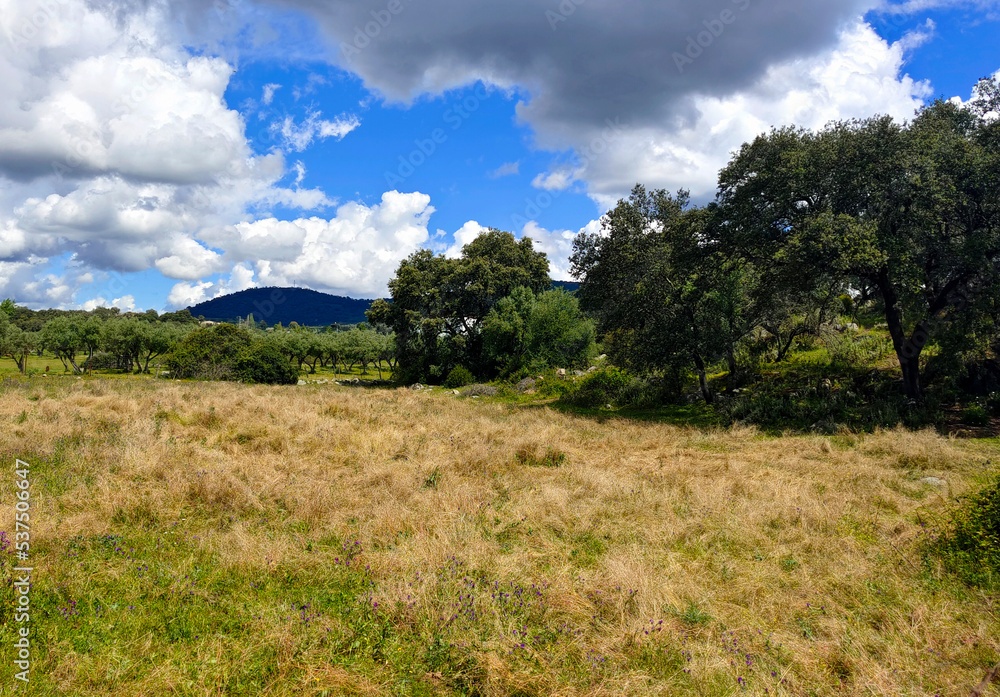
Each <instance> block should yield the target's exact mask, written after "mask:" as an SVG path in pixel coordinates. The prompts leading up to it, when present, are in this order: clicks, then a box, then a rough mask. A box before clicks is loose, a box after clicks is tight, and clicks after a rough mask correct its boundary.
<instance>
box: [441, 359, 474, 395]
mask: <svg viewBox="0 0 1000 697" xmlns="http://www.w3.org/2000/svg"><path fill="white" fill-rule="evenodd" d="M475 380H476V378H475V377H474V376H473V375H472V373H470V372H469V370H468V368H466V367H465V366H461V365H460V366H456V367H455V368H453V369H452V371H451V372H450V373H448V377H447V378H446V379H445V381H444V386H445V387H447V388H448V389H449V390H457V389H458V388H459V387H465V386H466V385H470V384H472V383H473V382H475Z"/></svg>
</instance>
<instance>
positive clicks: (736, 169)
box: [719, 83, 1000, 400]
mask: <svg viewBox="0 0 1000 697" xmlns="http://www.w3.org/2000/svg"><path fill="white" fill-rule="evenodd" d="M992 84H995V83H992ZM998 132H1000V131H998V126H997V124H996V122H995V120H993V119H991V118H989V117H987V115H986V114H985V113H984V112H983V111H982V109H981V108H980V107H979V106H977V105H976V104H973V105H965V106H960V105H956V104H954V103H951V102H944V101H937V102H935V103H933V104H931V105H929V106H928V107H926V108H924V109H923V110H922V111H921V112H920V113H919V114H918V115H917V117H916V118H915V119H913V120H912V121H911V122H909V123H906V124H898V123H895V122H894V121H893V120H892V119H891V118H890V117H881V116H879V117H872V118H869V119H864V120H857V121H850V122H839V123H833V124H830V125H829V126H827V127H826V128H824V129H823V130H821V131H819V132H816V133H812V132H809V131H805V130H802V129H794V128H785V129H776V130H773V131H771V133H769V134H766V135H762V136H760V137H758V138H757V139H755V140H754V141H753V142H752V143H747V144H745V145H744V146H743V148H742V149H741V150H740V152H739V154H738V155H737V156H736V157H735V158H734V159H733V160H732V161H731V162H730V164H729V165H728V166H727V167H726V168H725V169H724V170H723V171H722V173H721V175H720V182H719V184H720V186H719V191H720V204H721V206H720V208H721V213H722V215H723V217H724V218H725V220H726V223H727V224H726V226H725V228H724V230H725V235H726V237H728V238H729V239H730V241H731V242H732V243H733V244H734V245H735V246H737V247H738V248H740V249H743V250H748V253H753V254H755V255H757V256H758V257H762V258H769V259H771V260H773V262H774V263H775V264H776V265H778V266H781V267H785V268H787V269H790V270H792V271H793V272H794V273H796V274H798V275H799V276H801V277H805V278H821V279H822V278H829V279H830V280H831V281H837V280H839V281H846V282H848V283H850V285H851V286H852V287H853V288H855V289H858V290H860V291H861V292H862V294H863V295H865V296H867V297H875V298H877V299H878V300H879V301H880V309H881V312H882V313H883V318H884V320H885V322H886V324H887V327H888V331H889V334H890V336H891V337H892V340H893V347H894V349H895V352H896V355H897V358H898V359H899V363H900V367H901V369H902V375H903V387H904V390H905V392H906V394H907V396H909V397H911V398H913V399H916V400H920V399H921V398H922V397H923V386H922V383H921V375H920V371H921V362H920V354H921V352H922V351H923V349H924V348H925V347H926V346H927V345H928V344H929V343H932V342H934V341H939V340H941V339H942V338H946V337H948V336H949V335H951V334H954V333H965V334H966V335H967V336H969V333H968V328H967V327H966V328H963V327H962V324H963V322H965V321H966V320H965V319H963V315H965V316H967V315H969V314H970V313H971V314H976V312H977V309H976V308H977V305H978V304H979V299H978V298H982V297H983V296H988V295H993V292H992V291H991V289H994V288H995V287H996V278H997V274H996V268H997V264H998V262H1000V206H998V205H997V203H996V202H997V201H998V200H1000V176H998V160H997V158H996V156H995V152H996V146H997V144H998V135H997V134H998ZM973 296H976V297H973ZM845 309H846V308H845ZM984 338H987V336H986V335H982V334H981V335H980V341H979V343H980V345H982V339H984Z"/></svg>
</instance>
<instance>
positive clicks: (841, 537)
mask: <svg viewBox="0 0 1000 697" xmlns="http://www.w3.org/2000/svg"><path fill="white" fill-rule="evenodd" d="M998 456H1000V447H998V445H997V443H996V442H995V441H973V440H955V439H949V438H946V437H942V436H940V435H938V434H936V433H934V432H931V431H924V432H909V431H903V430H895V431H880V432H876V433H873V434H867V435H856V434H851V433H847V432H844V433H841V434H839V435H835V436H785V437H780V438H769V437H764V436H763V435H761V434H760V433H759V432H757V431H756V430H753V429H748V428H735V429H731V430H721V429H713V428H702V429H697V428H693V427H681V426H675V425H669V424H663V423H659V424H658V423H649V422H642V421H635V420H624V419H619V418H615V417H613V416H608V415H594V416H593V417H587V416H579V415H573V414H568V413H561V412H558V411H555V410H552V409H550V408H548V407H545V406H538V405H534V406H531V405H514V404H499V403H489V402H486V401H483V400H478V401H473V400H467V399H462V398H457V397H454V396H452V395H450V394H442V393H433V394H432V393H427V392H413V391H409V390H369V389H357V388H353V389H352V388H340V387H335V386H332V385H320V386H313V385H310V386H305V387H282V388H271V387H250V386H242V385H234V384H219V383H187V382H173V381H154V380H109V379H104V378H94V379H83V380H74V379H47V380H46V379H42V378H37V377H36V378H33V379H31V380H29V381H26V382H19V381H12V380H8V381H6V382H5V383H3V386H0V461H2V462H3V467H4V469H3V470H2V472H3V474H0V504H2V505H0V521H2V523H0V529H2V530H6V531H8V536H11V533H12V531H13V527H14V523H13V520H14V513H15V510H14V506H13V505H12V502H13V500H14V492H15V481H16V478H15V473H14V469H15V467H14V458H20V459H22V460H24V461H26V462H28V463H29V464H30V465H31V470H30V481H31V489H30V491H31V551H30V563H31V565H32V566H33V567H34V575H33V585H32V588H31V595H30V600H31V623H32V627H33V629H34V634H33V637H32V642H33V643H32V648H31V651H32V666H31V683H30V689H29V690H28V692H29V693H30V694H34V695H112V694H116V695H169V694H178V695H324V694H325V695H431V694H443V695H461V694H466V695H522V696H528V695H539V696H542V695H567V696H568V695H615V696H616V697H618V696H622V695H699V696H708V695H719V696H722V695H739V694H753V695H833V694H837V695H872V694H879V695H960V694H962V695H964V694H968V692H969V690H970V689H971V687H972V686H974V685H975V684H976V683H978V682H979V680H980V679H981V678H982V677H983V674H984V673H985V672H986V671H987V670H988V669H989V668H990V667H991V666H993V665H994V664H995V663H996V662H997V660H998V654H1000V633H998V629H997V628H998V627H1000V617H998V608H997V597H996V595H995V594H993V595H991V594H990V593H988V592H986V591H983V590H976V589H971V588H968V587H966V586H964V585H962V584H960V583H959V582H958V581H956V580H955V579H953V578H952V577H950V576H949V575H948V574H947V573H945V572H944V571H943V570H942V569H941V568H940V565H939V563H938V562H937V561H936V558H935V557H934V556H932V555H927V554H925V552H924V548H925V542H924V541H925V539H926V538H928V537H930V536H932V535H933V534H934V532H933V531H934V530H935V529H936V528H938V527H939V526H940V525H941V522H942V521H943V520H944V516H945V514H946V511H947V509H948V506H949V505H951V502H952V501H953V500H954V499H955V497H958V496H960V495H962V494H964V493H966V492H968V491H971V490H974V489H977V488H978V487H980V486H981V485H982V484H984V483H985V482H986V481H987V479H988V478H989V477H990V476H995V474H996V473H997V469H998V468H997V465H996V462H997V458H998ZM927 477H937V478H939V479H941V480H943V481H944V484H943V485H936V484H932V483H927V482H924V481H923V480H924V479H925V478H927ZM4 557H5V558H4V560H3V564H4V566H3V570H4V573H5V574H7V575H9V574H10V567H11V566H12V565H13V563H16V562H13V560H12V559H11V558H10V555H9V554H5V555H4ZM3 593H4V594H5V596H4V598H3V607H4V610H3V612H4V614H3V623H2V625H0V646H3V647H4V648H3V651H6V652H8V654H9V655H5V656H3V657H2V660H0V690H2V691H8V692H13V691H15V690H14V689H13V688H12V687H11V686H12V685H15V680H14V679H13V673H14V671H15V668H14V666H13V664H12V660H13V653H12V652H13V649H12V648H11V647H12V646H13V642H14V632H15V631H16V625H15V624H14V623H13V621H12V616H11V612H10V608H11V603H12V602H13V595H12V593H11V585H10V583H9V582H8V583H6V584H5V585H4V590H3ZM994 689H995V688H994Z"/></svg>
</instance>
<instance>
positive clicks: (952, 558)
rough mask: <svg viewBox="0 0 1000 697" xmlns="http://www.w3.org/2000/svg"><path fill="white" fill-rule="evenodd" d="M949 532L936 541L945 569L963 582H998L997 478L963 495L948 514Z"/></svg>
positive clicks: (999, 518) (999, 499)
mask: <svg viewBox="0 0 1000 697" xmlns="http://www.w3.org/2000/svg"><path fill="white" fill-rule="evenodd" d="M949 527H950V529H949V530H947V531H946V532H945V533H943V534H942V535H941V537H940V538H939V539H938V540H937V548H938V551H939V552H940V553H941V555H942V557H943V558H944V561H945V566H946V567H948V569H949V570H951V571H953V572H955V573H957V574H958V575H959V576H960V577H962V578H963V580H965V581H966V582H967V583H970V584H972V585H978V586H987V587H990V586H995V585H997V583H998V582H1000V477H998V478H997V479H996V481H994V482H993V483H992V484H990V485H988V486H987V487H986V488H984V489H982V490H981V491H979V492H977V493H975V494H972V495H970V496H967V497H965V498H964V500H963V501H962V503H961V505H959V506H958V507H956V508H955V509H954V510H953V511H952V513H951V525H950V526H949Z"/></svg>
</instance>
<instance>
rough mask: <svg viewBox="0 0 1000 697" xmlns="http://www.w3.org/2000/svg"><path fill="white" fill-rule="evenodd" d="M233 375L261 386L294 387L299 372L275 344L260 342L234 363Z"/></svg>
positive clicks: (246, 350)
mask: <svg viewBox="0 0 1000 697" xmlns="http://www.w3.org/2000/svg"><path fill="white" fill-rule="evenodd" d="M233 375H234V377H235V378H236V379H237V380H241V381H243V382H250V383H257V384H260V385H294V384H296V383H297V382H298V380H299V372H298V370H296V369H295V367H294V366H293V365H292V364H291V363H290V362H289V361H288V359H287V358H285V356H284V355H283V354H282V353H281V351H279V350H278V348H277V347H276V346H274V344H270V343H266V342H259V343H256V344H254V345H252V346H250V347H248V348H246V349H244V350H243V352H242V353H240V355H239V356H238V357H237V358H236V361H235V362H234V363H233Z"/></svg>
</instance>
